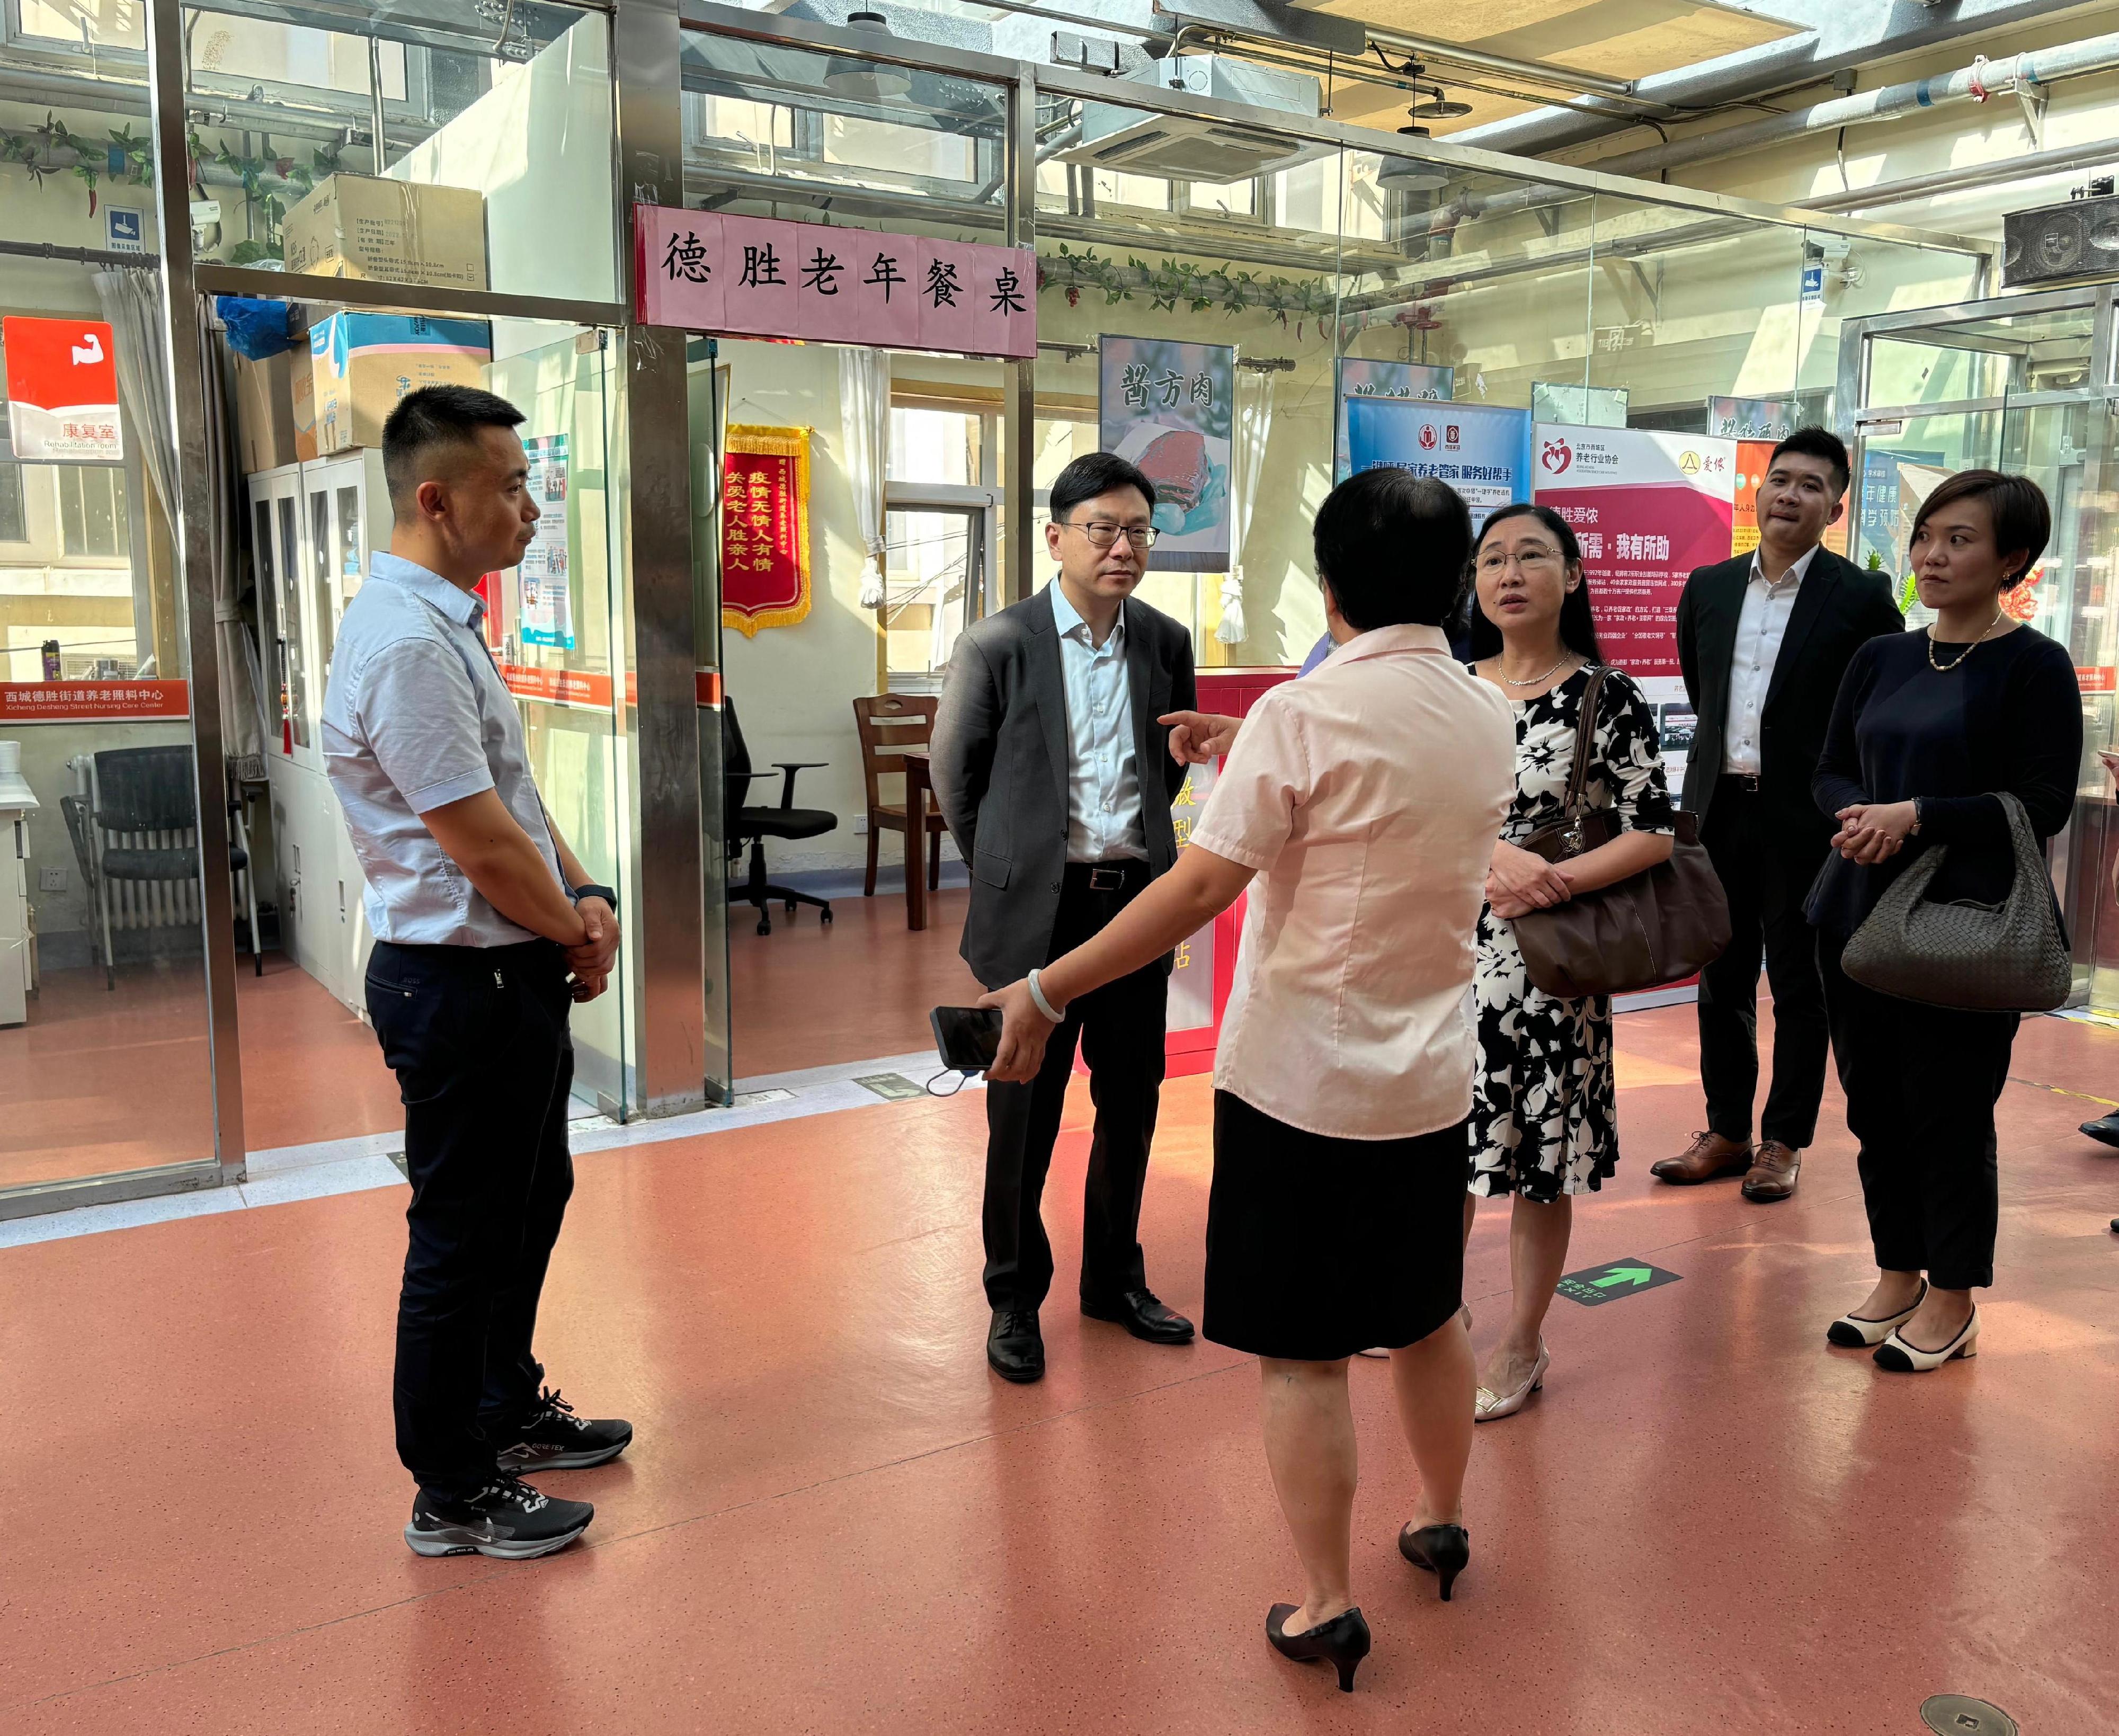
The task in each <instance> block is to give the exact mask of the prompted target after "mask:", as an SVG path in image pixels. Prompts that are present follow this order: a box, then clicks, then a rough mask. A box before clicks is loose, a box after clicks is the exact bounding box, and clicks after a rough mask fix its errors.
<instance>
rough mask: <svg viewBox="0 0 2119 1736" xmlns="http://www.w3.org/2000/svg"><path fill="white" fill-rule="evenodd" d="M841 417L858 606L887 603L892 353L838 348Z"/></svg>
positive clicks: (877, 607) (874, 606)
mask: <svg viewBox="0 0 2119 1736" xmlns="http://www.w3.org/2000/svg"><path fill="white" fill-rule="evenodd" d="M839 419H840V429H841V432H842V435H843V437H844V439H845V443H846V477H847V480H849V481H851V483H852V484H853V489H854V513H855V517H856V518H857V519H858V520H859V521H860V534H861V546H862V549H863V550H864V552H865V555H866V557H867V559H866V562H865V564H864V565H863V567H862V568H861V588H860V606H861V607H862V608H864V609H879V608H881V607H882V606H883V560H884V558H885V557H884V554H883V467H884V466H885V464H886V463H887V462H888V459H889V457H890V357H889V356H888V355H887V354H885V353H884V352H883V351H882V350H855V349H842V350H840V351H839Z"/></svg>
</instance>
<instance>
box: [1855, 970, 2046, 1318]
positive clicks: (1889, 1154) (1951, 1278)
mask: <svg viewBox="0 0 2119 1736" xmlns="http://www.w3.org/2000/svg"><path fill="white" fill-rule="evenodd" d="M1846 945H1847V943H1846V942H1845V941H1844V940H1840V939H1839V938H1838V937H1837V936H1836V935H1829V934H1826V935H1820V936H1819V941H1818V950H1819V956H1820V961H1821V963H1822V964H1823V967H1824V973H1825V994H1826V997H1827V1000H1828V1003H1829V1005H1830V1007H1831V1009H1832V1046H1833V1049H1834V1052H1835V1053H1836V1054H1837V1055H1838V1058H1839V1077H1840V1082H1841V1083H1842V1084H1843V1085H1844V1086H1845V1087H1846V1090H1847V1126H1848V1130H1849V1131H1850V1132H1851V1133H1852V1134H1853V1135H1854V1137H1855V1138H1856V1139H1857V1140H1860V1141H1861V1142H1862V1157H1861V1171H1862V1201H1863V1203H1864V1204H1865V1205H1866V1206H1867V1207H1868V1210H1869V1239H1870V1241H1871V1242H1873V1243H1874V1244H1875V1245H1876V1265H1877V1267H1878V1268H1879V1270H1883V1271H1886V1272H1925V1273H1927V1278H1928V1282H1929V1283H1931V1284H1933V1285H1935V1287H1936V1288H1937V1289H1940V1290H1971V1289H1977V1288H1982V1287H1984V1286H1986V1285H1988V1284H1991V1283H1993V1282H1994V1232H1995V1227H1996V1223H1997V1222H1998V1220H1999V1218H2000V1215H2001V1195H2000V1184H1999V1182H1998V1180H1997V1178H1996V1167H1995V1145H1994V1105H1995V1102H1996V1100H1997V1099H1999V1098H2000V1097H2001V1088H2002V1087H2003V1086H2004V1085H2005V1084H2007V1083H2008V1082H2009V1055H2010V1051H2011V1050H2012V1049H2013V1048H2014V1047H2015V1041H2016V1027H2017V1025H2018V1024H2019V1023H2020V1022H2021V1021H2020V1019H2019V1015H2018V1014H2015V1013H1964V1012H1957V1011H1954V1010H1951V1009H1950V1008H1947V1007H1931V1006H1924V1005H1922V1004H1921V1003H1920V1002H1918V1001H1914V1000H1899V999H1898V998H1897V997H1896V996H1891V995H1880V994H1878V993H1877V992H1876V991H1875V990H1874V989H1867V988H1864V987H1862V985H1861V984H1860V983H1858V982H1854V981H1852V979H1851V978H1849V977H1848V976H1847V975H1846V973H1845V972H1843V971H1842V970H1841V969H1840V968H1839V955H1840V954H1841V953H1842V952H1843V951H1844V950H1845V949H1846Z"/></svg>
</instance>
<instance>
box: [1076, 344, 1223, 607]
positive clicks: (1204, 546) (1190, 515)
mask: <svg viewBox="0 0 2119 1736" xmlns="http://www.w3.org/2000/svg"><path fill="white" fill-rule="evenodd" d="M1097 361H1098V367H1097V430H1098V443H1099V444H1101V446H1102V448H1103V449H1104V450H1105V451H1106V452H1108V453H1116V454H1117V455H1118V456H1119V457H1121V458H1124V459H1126V460H1128V461H1129V462H1131V463H1134V464H1137V465H1138V466H1140V468H1141V470H1142V471H1143V473H1144V474H1145V475H1146V476H1147V477H1148V480H1149V481H1151V482H1152V483H1153V484H1154V485H1155V494H1156V503H1155V527H1156V528H1157V530H1158V531H1161V532H1162V536H1160V537H1158V538H1157V541H1156V545H1155V548H1154V550H1153V552H1152V554H1151V555H1149V556H1148V565H1149V566H1151V567H1154V568H1158V569H1162V570H1164V571H1167V572H1175V573H1226V572H1227V571H1228V570H1229V565H1230V561H1231V558H1232V557H1231V552H1230V549H1229V451H1230V438H1231V430H1232V429H1233V426H1234V421H1235V415H1236V350H1234V349H1233V348H1232V347H1231V346H1229V345H1226V344H1181V343H1175V342H1172V341H1169V340H1166V339H1163V338H1157V337H1110V336H1105V337H1100V338H1098V339H1097Z"/></svg>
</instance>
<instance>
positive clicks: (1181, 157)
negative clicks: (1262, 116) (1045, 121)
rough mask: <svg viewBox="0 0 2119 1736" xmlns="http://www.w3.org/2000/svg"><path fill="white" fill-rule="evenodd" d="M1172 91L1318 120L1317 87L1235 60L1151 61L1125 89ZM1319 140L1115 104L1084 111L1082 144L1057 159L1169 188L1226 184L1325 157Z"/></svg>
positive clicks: (1187, 57) (1118, 82) (1181, 57)
mask: <svg viewBox="0 0 2119 1736" xmlns="http://www.w3.org/2000/svg"><path fill="white" fill-rule="evenodd" d="M1129 82H1130V83H1136V84H1144V85H1152V86H1157V88H1160V89H1162V90H1169V89H1171V88H1172V87H1173V86H1175V87H1176V88H1179V89H1181V90H1184V91H1187V92H1189V94H1191V95H1195V96H1212V97H1215V98H1217V99H1218V100H1222V101H1223V102H1234V103H1243V104H1247V105H1249V106H1250V107H1252V108H1254V109H1278V110H1280V111H1281V112H1282V113H1283V114H1293V115H1300V116H1302V117H1305V118H1309V119H1312V120H1314V119H1315V118H1316V117H1317V112H1318V107H1319V90H1318V86H1317V81H1316V80H1315V79H1314V78H1310V77H1305V76H1304V75H1302V74H1301V73H1297V72H1279V71H1277V70H1274V69H1272V68H1269V67H1255V66H1252V65H1250V64H1249V63H1246V62H1244V61H1239V60H1231V59H1230V58H1228V57H1227V56H1226V55H1222V54H1178V55H1173V56H1171V58H1169V59H1167V60H1156V61H1150V62H1148V63H1147V64H1146V65H1145V66H1143V67H1139V68H1138V70H1136V71H1135V72H1131V73H1129V74H1128V75H1126V77H1123V78H1120V79H1115V80H1113V81H1112V83H1113V86H1114V88H1115V89H1122V88H1123V87H1124V86H1125V85H1126V84H1128V83H1129ZM1331 150H1332V146H1330V145H1329V144H1328V143H1326V142H1324V141H1322V140H1311V139H1291V138H1289V137H1287V135H1286V134H1284V133H1278V132H1268V131H1266V130H1264V128H1258V127H1249V126H1245V125H1244V124H1243V123H1240V122H1237V121H1228V120H1220V119H1209V118H1206V117H1203V116H1200V115H1194V114H1148V113H1146V112H1144V111H1143V110H1141V109H1124V108H1120V107H1117V106H1115V105H1114V104H1110V103H1095V102H1092V103H1084V104H1083V105H1082V141H1081V142H1080V143H1079V144H1078V145H1075V146H1072V147H1071V148H1069V149H1068V150H1065V151H1061V152H1060V153H1059V155H1060V159H1061V160H1063V161H1064V162H1069V163H1082V164H1086V165H1089V166H1090V167H1092V168H1096V169H1116V170H1119V171H1120V172H1121V173H1124V174H1139V175H1154V176H1157V177H1159V178H1161V179H1164V180H1171V181H1208V182H1216V183H1226V182H1230V181H1248V180H1252V179H1255V178H1256V177H1258V176H1259V175H1263V174H1275V173H1277V172H1278V171H1279V170H1281V169H1290V168H1292V167H1294V165H1296V164H1297V163H1306V162H1308V161H1309V160H1310V159H1311V158H1313V157H1317V156H1323V155H1328V154H1329V153H1330V151H1331Z"/></svg>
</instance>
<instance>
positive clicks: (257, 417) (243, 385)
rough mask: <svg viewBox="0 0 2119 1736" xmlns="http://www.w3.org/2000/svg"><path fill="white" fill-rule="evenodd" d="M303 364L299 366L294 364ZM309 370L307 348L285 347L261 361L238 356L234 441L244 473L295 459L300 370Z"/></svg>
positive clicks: (265, 468)
mask: <svg viewBox="0 0 2119 1736" xmlns="http://www.w3.org/2000/svg"><path fill="white" fill-rule="evenodd" d="M298 360H299V362H300V363H301V367H300V368H299V369H295V368H294V366H293V365H292V364H293V363H294V362H295V361H298ZM308 371H309V356H308V348H307V347H306V346H304V348H303V349H302V350H300V351H299V352H296V351H292V350H282V351H281V353H280V354H279V355H275V356H271V357H268V358H267V360H264V361H262V362H253V361H252V360H250V358H249V357H248V356H247V355H239V356H237V357H236V358H235V443H236V450H237V452H238V453H239V455H240V459H241V462H242V465H243V474H244V475H246V476H255V475H256V474H257V472H258V471H261V470H273V469H276V468H277V467H278V466H281V465H282V464H292V463H293V462H294V457H295V453H294V391H293V384H292V383H293V379H294V375H295V374H296V373H297V372H299V373H302V374H307V373H308Z"/></svg>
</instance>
